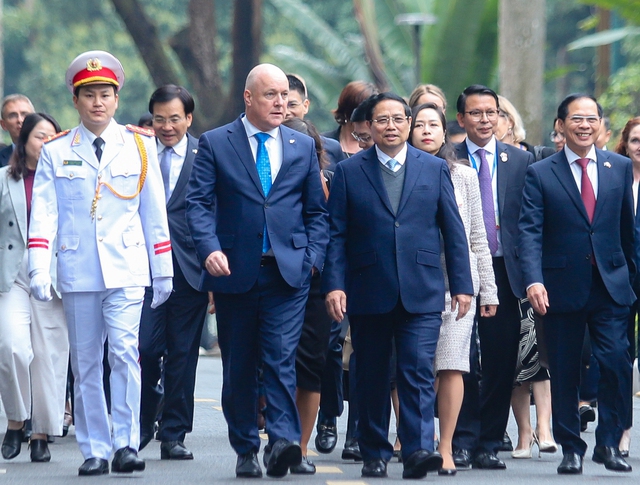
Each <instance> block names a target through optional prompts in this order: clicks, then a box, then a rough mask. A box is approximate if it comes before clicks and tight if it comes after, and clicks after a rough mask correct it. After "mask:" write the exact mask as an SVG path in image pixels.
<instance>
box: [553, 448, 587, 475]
mask: <svg viewBox="0 0 640 485" xmlns="http://www.w3.org/2000/svg"><path fill="white" fill-rule="evenodd" d="M582 461H583V458H582V457H581V456H580V455H578V454H577V453H573V452H568V453H565V454H564V456H563V457H562V462H561V463H560V466H559V467H558V474H560V475H581V474H582Z"/></svg>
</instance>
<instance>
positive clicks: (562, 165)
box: [551, 150, 598, 222]
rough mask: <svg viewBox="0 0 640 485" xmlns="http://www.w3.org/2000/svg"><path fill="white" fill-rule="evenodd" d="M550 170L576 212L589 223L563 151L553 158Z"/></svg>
mask: <svg viewBox="0 0 640 485" xmlns="http://www.w3.org/2000/svg"><path fill="white" fill-rule="evenodd" d="M551 170H552V171H553V173H554V174H555V175H556V177H557V178H558V181H559V182H560V184H561V185H562V187H564V189H565V190H566V191H567V194H568V195H569V198H570V199H571V201H572V202H573V204H574V205H575V206H576V209H578V212H580V214H581V215H582V217H584V218H585V219H586V220H587V222H588V221H589V216H588V215H587V210H586V209H585V207H584V202H582V197H581V196H580V191H579V190H578V186H577V185H576V180H575V179H574V178H573V172H572V171H571V167H570V166H569V161H568V160H567V157H566V155H565V154H564V150H561V151H559V152H558V153H556V154H555V155H554V157H553V166H552V167H551ZM597 205H598V204H597V203H596V211H597Z"/></svg>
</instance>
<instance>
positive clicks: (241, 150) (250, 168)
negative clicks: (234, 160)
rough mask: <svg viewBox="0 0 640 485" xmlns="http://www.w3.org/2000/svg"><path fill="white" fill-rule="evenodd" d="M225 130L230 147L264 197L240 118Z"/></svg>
mask: <svg viewBox="0 0 640 485" xmlns="http://www.w3.org/2000/svg"><path fill="white" fill-rule="evenodd" d="M227 130H228V133H229V134H228V136H227V138H228V139H229V144H230V145H231V148H233V150H234V151H235V152H236V154H237V155H238V158H239V159H240V162H241V163H242V164H243V165H244V168H245V169H246V170H247V172H248V173H249V177H251V180H253V183H254V185H255V186H256V188H257V189H258V191H259V192H260V193H261V194H262V196H263V197H264V192H263V191H262V184H261V183H260V177H259V176H258V169H257V168H256V162H255V160H254V158H253V153H251V146H250V145H249V139H248V138H247V131H246V130H245V129H244V125H243V124H242V121H241V120H240V118H238V119H237V120H236V121H234V122H233V124H232V125H231V126H230V127H229V128H228V129H227Z"/></svg>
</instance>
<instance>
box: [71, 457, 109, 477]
mask: <svg viewBox="0 0 640 485" xmlns="http://www.w3.org/2000/svg"><path fill="white" fill-rule="evenodd" d="M107 473H109V462H108V461H107V460H105V459H103V458H88V459H86V460H85V461H84V463H83V464H82V465H80V468H78V475H80V476H89V475H106V474H107Z"/></svg>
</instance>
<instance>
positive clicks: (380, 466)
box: [362, 458, 387, 478]
mask: <svg viewBox="0 0 640 485" xmlns="http://www.w3.org/2000/svg"><path fill="white" fill-rule="evenodd" d="M362 476H363V477H369V478H385V477H386V476H387V462H386V461H384V460H383V459H382V458H377V459H375V460H369V461H365V462H364V465H363V466H362Z"/></svg>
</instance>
